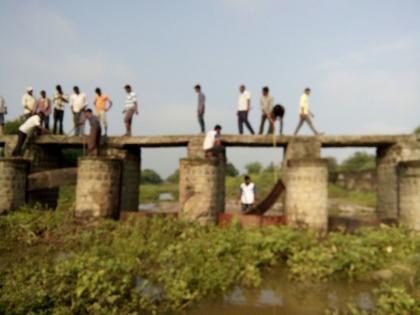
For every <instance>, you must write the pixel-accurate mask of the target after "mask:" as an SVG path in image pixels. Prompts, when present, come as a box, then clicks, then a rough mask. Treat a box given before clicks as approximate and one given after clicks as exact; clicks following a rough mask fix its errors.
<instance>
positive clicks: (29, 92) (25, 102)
mask: <svg viewBox="0 0 420 315" xmlns="http://www.w3.org/2000/svg"><path fill="white" fill-rule="evenodd" d="M33 91H34V89H33V88H32V87H31V86H29V87H28V88H27V89H26V93H25V94H23V96H22V106H23V117H24V119H25V120H26V119H28V118H29V117H31V116H32V115H33V114H35V110H36V99H35V97H34V96H33Z"/></svg>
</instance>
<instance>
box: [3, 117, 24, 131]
mask: <svg viewBox="0 0 420 315" xmlns="http://www.w3.org/2000/svg"><path fill="white" fill-rule="evenodd" d="M22 123H23V118H22V117H19V118H16V119H15V120H10V121H6V123H5V124H4V133H5V134H7V135H17V134H18V133H19V127H20V125H21V124H22Z"/></svg>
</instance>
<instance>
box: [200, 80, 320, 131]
mask: <svg viewBox="0 0 420 315" xmlns="http://www.w3.org/2000/svg"><path fill="white" fill-rule="evenodd" d="M194 89H195V91H196V93H197V94H198V101H197V117H198V122H199V124H200V130H201V132H202V133H204V132H205V122H204V112H205V103H206V96H205V95H204V93H203V92H202V89H201V86H200V85H196V86H195V87H194ZM310 94H311V89H310V88H306V89H305V90H304V92H303V94H302V96H301V98H300V104H299V123H298V125H297V127H296V129H295V132H294V135H297V134H298V132H299V130H300V128H301V127H302V126H303V124H304V123H305V122H306V123H307V124H308V125H309V127H310V128H311V130H312V131H313V133H314V134H315V135H319V134H320V133H319V132H318V131H317V130H316V128H315V126H314V124H313V122H312V118H313V117H315V116H314V114H313V113H312V112H311V111H310V110H309V95H310ZM260 107H261V122H260V128H259V134H260V135H261V134H263V133H264V129H265V122H266V121H268V132H267V134H273V133H274V131H275V122H276V121H277V120H278V121H279V133H280V135H282V134H283V118H284V115H285V108H284V106H283V105H281V104H276V105H274V97H273V96H271V94H270V89H269V87H268V86H265V87H263V88H262V93H261V97H260ZM250 111H251V93H250V92H249V91H248V90H247V89H246V87H245V85H241V86H240V87H239V97H238V104H237V117H238V130H239V134H243V133H244V125H245V127H246V128H248V130H249V132H250V133H251V134H255V131H254V129H253V128H252V125H251V123H250V122H249V119H248V116H249V112H250Z"/></svg>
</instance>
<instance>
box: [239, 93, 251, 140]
mask: <svg viewBox="0 0 420 315" xmlns="http://www.w3.org/2000/svg"><path fill="white" fill-rule="evenodd" d="M239 92H240V94H239V99H238V113H237V115H238V127H239V134H241V135H242V134H243V133H244V124H245V126H246V127H247V128H248V129H249V131H250V132H251V134H255V132H254V129H252V126H251V124H250V123H249V121H248V113H249V111H250V110H251V93H249V91H247V90H246V89H245V85H241V86H240V87H239Z"/></svg>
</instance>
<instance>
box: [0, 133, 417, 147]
mask: <svg viewBox="0 0 420 315" xmlns="http://www.w3.org/2000/svg"><path fill="white" fill-rule="evenodd" d="M15 139H16V136H10V135H5V136H0V146H3V145H4V144H5V143H6V142H9V141H15ZM203 139H204V136H202V135H196V136H195V135H173V136H138V137H107V138H103V143H104V144H107V145H109V146H112V147H125V146H140V147H145V148H147V147H150V148H153V147H186V146H187V145H188V143H189V142H190V141H193V140H198V141H200V140H201V141H202V140H203ZM296 139H299V140H302V141H314V140H316V141H319V142H320V144H321V146H322V147H324V148H334V147H336V148H340V147H379V146H386V145H392V144H395V143H397V142H400V141H420V136H416V135H412V134H401V135H351V136H346V135H326V136H316V137H314V136H297V137H295V136H276V137H275V143H276V146H282V147H285V146H286V145H287V144H288V143H290V142H291V141H293V140H296ZM34 141H35V143H36V144H40V145H41V144H42V145H45V144H60V145H61V146H62V147H81V146H82V145H83V143H86V139H85V140H83V138H82V137H75V136H70V137H68V136H61V135H43V136H38V137H37V138H36V139H35V140H34ZM222 141H223V144H224V145H225V146H228V147H230V146H232V147H272V146H273V137H272V136H270V135H268V136H267V135H258V136H252V135H222Z"/></svg>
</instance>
